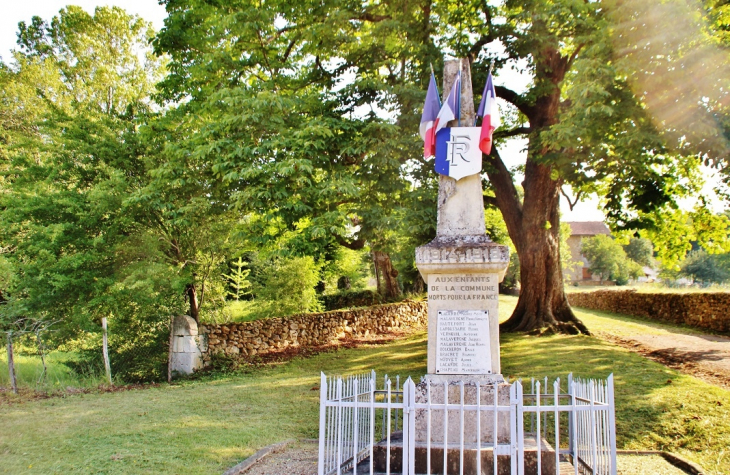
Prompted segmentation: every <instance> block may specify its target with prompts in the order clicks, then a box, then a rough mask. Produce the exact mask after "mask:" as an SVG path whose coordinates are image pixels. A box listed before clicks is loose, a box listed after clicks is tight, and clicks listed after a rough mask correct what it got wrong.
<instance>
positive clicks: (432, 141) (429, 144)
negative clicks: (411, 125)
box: [419, 71, 441, 158]
mask: <svg viewBox="0 0 730 475" xmlns="http://www.w3.org/2000/svg"><path fill="white" fill-rule="evenodd" d="M439 109H441V99H440V98H439V90H438V87H436V78H435V77H434V75H433V71H431V81H430V82H429V83H428V92H426V103H425V104H424V105H423V114H421V126H420V127H419V132H420V134H421V138H423V156H424V157H425V158H430V157H433V156H434V155H436V130H435V128H436V124H437V117H438V114H439Z"/></svg>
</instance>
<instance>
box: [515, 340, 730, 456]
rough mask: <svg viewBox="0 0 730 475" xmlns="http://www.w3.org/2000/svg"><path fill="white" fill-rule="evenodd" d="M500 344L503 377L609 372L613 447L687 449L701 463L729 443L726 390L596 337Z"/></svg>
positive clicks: (603, 376)
mask: <svg viewBox="0 0 730 475" xmlns="http://www.w3.org/2000/svg"><path fill="white" fill-rule="evenodd" d="M502 340H503V343H502V370H503V373H504V374H505V376H508V375H509V376H511V377H521V378H530V377H533V376H535V377H542V376H548V377H550V378H551V379H552V378H555V377H561V378H563V379H564V378H566V377H567V374H568V373H569V372H572V373H573V375H574V376H577V377H582V378H598V379H606V378H607V377H608V375H609V374H611V373H613V374H614V381H615V400H616V431H617V441H618V447H619V448H643V449H657V450H670V451H684V450H687V451H691V452H692V453H694V454H695V455H696V457H695V458H696V459H699V460H700V463H702V458H703V456H704V455H703V453H704V452H705V451H707V450H713V447H715V448H717V447H722V445H720V446H716V444H718V443H720V444H727V443H728V442H730V422H728V421H729V420H730V419H729V418H728V416H730V411H729V409H728V407H727V406H728V405H730V393H729V392H727V391H723V390H722V389H719V388H715V387H713V386H710V385H707V384H705V383H703V382H700V381H698V380H696V379H694V378H691V377H689V376H685V375H682V374H680V373H678V372H677V371H674V370H672V369H669V368H666V367H664V366H663V365H660V364H658V363H655V362H653V361H650V360H648V359H646V358H643V357H642V356H640V355H637V354H634V353H631V352H629V351H626V350H624V349H622V348H619V347H616V346H614V345H612V344H609V343H605V342H603V341H601V340H598V339H596V338H589V337H581V336H563V335H556V336H550V337H531V336H525V335H514V334H510V335H503V338H502ZM563 387H565V386H563ZM694 422H698V423H694ZM700 422H701V423H700ZM703 426H704V427H705V428H704V429H703ZM705 462H706V460H705ZM726 468H728V467H726Z"/></svg>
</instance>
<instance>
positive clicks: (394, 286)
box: [373, 251, 400, 299]
mask: <svg viewBox="0 0 730 475" xmlns="http://www.w3.org/2000/svg"><path fill="white" fill-rule="evenodd" d="M373 264H374V265H375V278H376V279H377V281H378V293H379V294H380V295H382V296H383V297H385V298H386V299H396V298H398V297H400V286H399V285H398V271H397V270H395V268H394V267H393V263H392V262H391V261H390V254H388V253H387V252H383V251H373Z"/></svg>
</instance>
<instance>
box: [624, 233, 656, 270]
mask: <svg viewBox="0 0 730 475" xmlns="http://www.w3.org/2000/svg"><path fill="white" fill-rule="evenodd" d="M623 248H624V251H625V252H626V257H628V258H629V259H631V260H632V261H634V262H637V263H638V264H640V265H642V266H648V267H653V266H654V245H653V244H652V243H651V241H649V240H648V239H644V238H637V237H632V238H631V239H630V240H629V243H628V244H626V245H625V246H623Z"/></svg>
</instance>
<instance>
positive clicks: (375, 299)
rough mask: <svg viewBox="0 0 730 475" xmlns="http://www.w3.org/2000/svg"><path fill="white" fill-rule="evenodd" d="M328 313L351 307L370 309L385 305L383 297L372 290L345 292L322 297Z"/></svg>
mask: <svg viewBox="0 0 730 475" xmlns="http://www.w3.org/2000/svg"><path fill="white" fill-rule="evenodd" d="M322 302H323V303H324V309H325V310H327V311H330V310H338V309H341V308H351V307H369V306H371V305H377V304H381V303H383V297H382V296H381V295H380V294H378V293H377V292H375V291H372V290H345V291H341V292H336V293H334V294H326V295H323V296H322Z"/></svg>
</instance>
